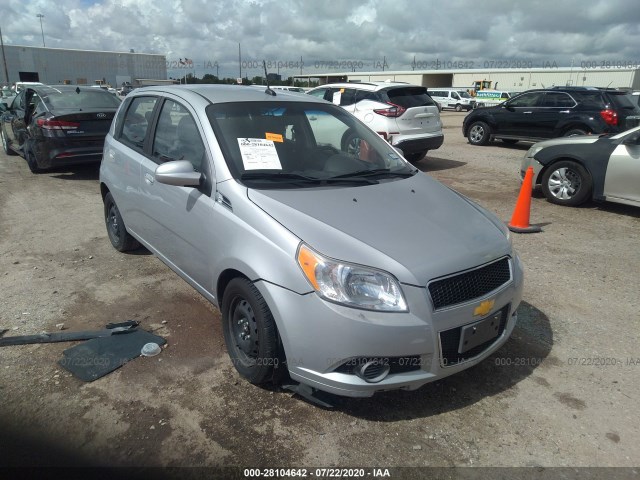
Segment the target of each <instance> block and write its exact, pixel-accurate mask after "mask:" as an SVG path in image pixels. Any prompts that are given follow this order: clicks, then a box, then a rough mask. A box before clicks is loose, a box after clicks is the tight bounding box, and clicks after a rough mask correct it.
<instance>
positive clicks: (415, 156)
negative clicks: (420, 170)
mask: <svg viewBox="0 0 640 480" xmlns="http://www.w3.org/2000/svg"><path fill="white" fill-rule="evenodd" d="M426 154H427V152H418V153H405V154H404V158H406V159H407V161H408V162H411V163H414V162H417V161H419V160H421V159H422V158H423V157H424V156H425V155H426Z"/></svg>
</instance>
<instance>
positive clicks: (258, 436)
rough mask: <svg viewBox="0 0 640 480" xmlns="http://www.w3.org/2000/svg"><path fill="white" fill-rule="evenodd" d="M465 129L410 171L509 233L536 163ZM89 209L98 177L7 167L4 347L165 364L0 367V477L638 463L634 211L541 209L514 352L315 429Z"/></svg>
mask: <svg viewBox="0 0 640 480" xmlns="http://www.w3.org/2000/svg"><path fill="white" fill-rule="evenodd" d="M463 117H464V114H463V113H460V114H457V113H445V114H443V119H444V121H445V125H446V129H445V137H446V138H445V144H444V145H443V146H442V147H441V148H440V149H439V150H437V151H433V152H430V155H429V156H428V157H427V158H426V159H424V160H422V161H420V162H419V163H418V164H417V165H418V167H419V168H420V169H421V170H423V171H424V172H425V174H428V175H432V176H433V177H435V178H437V179H439V180H441V181H442V182H444V183H446V184H448V185H450V186H451V187H453V188H454V189H456V190H458V191H460V192H462V193H463V194H465V195H467V196H469V197H471V198H473V199H475V200H477V201H478V202H479V203H481V204H482V205H484V206H485V207H487V208H489V209H490V210H493V211H494V212H496V213H497V214H498V215H499V216H500V217H501V218H503V219H505V220H508V219H509V218H510V216H511V213H512V211H513V207H514V203H515V199H516V197H517V194H518V190H519V181H518V176H517V172H518V170H519V163H520V159H521V157H522V156H523V155H524V153H525V151H526V149H527V146H521V145H516V146H505V145H502V144H500V143H494V144H492V145H491V146H487V147H472V146H470V145H468V144H467V142H466V140H465V139H464V138H463V137H462V135H461V130H460V125H461V123H462V118H463ZM98 192H99V190H98V168H97V167H90V168H72V169H62V170H58V171H55V172H51V173H46V174H40V175H33V174H31V173H30V172H29V170H28V168H27V165H26V163H25V161H24V160H23V159H21V158H20V157H16V156H7V155H4V153H2V154H0V292H1V293H0V307H1V308H0V329H8V330H9V331H8V332H7V333H6V336H8V335H21V334H33V333H39V332H41V331H49V332H51V331H57V329H56V324H59V323H64V326H65V328H66V331H70V330H82V329H85V330H86V329H100V328H103V327H104V325H105V324H107V323H109V322H117V321H124V320H127V319H136V320H140V321H141V322H142V323H141V325H142V327H143V328H145V329H147V330H153V331H155V332H156V333H158V334H160V335H163V336H164V337H166V339H167V341H168V347H167V348H166V349H165V350H164V351H163V352H162V354H161V355H159V356H157V357H152V358H138V359H136V360H133V361H132V362H130V363H128V364H127V365H125V366H124V367H122V368H121V369H119V370H117V371H115V372H113V373H111V374H109V375H107V376H106V377H103V378H101V379H99V380H97V381H95V382H92V383H83V382H82V381H80V380H78V379H76V378H74V377H72V376H71V375H70V374H69V373H67V372H66V371H65V370H63V369H62V368H61V367H60V366H58V364H57V361H58V360H59V359H61V358H62V351H63V350H64V349H66V348H68V347H69V346H71V344H69V343H56V344H42V345H25V346H11V347H3V348H1V349H0V398H1V399H2V401H1V407H0V428H2V432H3V434H2V436H1V438H2V440H0V449H1V450H2V451H3V452H4V453H3V454H2V455H1V456H2V463H3V464H4V465H13V466H26V465H70V464H80V463H83V462H86V463H90V464H92V465H117V466H184V465H189V466H242V467H253V468H257V467H268V466H280V467H298V468H301V467H305V468H315V467H331V466H361V467H400V466H404V467H422V466H443V467H446V466H461V467H462V466H536V467H538V466H543V467H558V466H602V467H607V466H626V467H629V466H637V465H638V464H639V460H638V459H639V458H640V422H638V421H637V418H638V416H637V408H638V404H639V403H640V383H639V382H638V378H639V374H640V352H639V350H638V332H639V331H640V315H639V314H638V312H639V311H640V301H639V299H640V295H639V294H638V285H639V283H638V274H639V272H640V250H639V249H638V245H640V219H639V218H640V209H634V208H632V207H622V206H614V205H605V206H597V205H588V206H586V207H584V208H577V209H570V208H563V207H558V206H554V205H552V204H550V203H548V202H546V201H545V200H544V199H543V198H534V199H533V203H532V211H531V222H532V223H536V224H540V225H542V226H543V229H544V231H543V232H542V233H537V234H529V235H516V236H515V238H514V244H515V246H516V248H517V249H518V250H519V252H520V254H521V256H522V258H523V261H524V263H525V273H526V277H525V292H524V300H525V301H524V303H523V305H522V306H521V309H520V319H519V325H518V326H517V328H516V330H515V333H514V335H513V337H512V339H511V340H510V341H509V342H508V343H507V344H506V345H505V346H504V347H503V348H502V349H501V350H500V351H499V352H497V354H495V355H494V356H493V357H491V358H490V359H488V360H487V361H485V362H484V363H482V364H480V365H479V366H477V367H475V368H472V369H470V370H467V371H465V372H464V373H462V374H458V375H455V376H453V377H449V378H448V379H446V380H444V381H439V382H436V383H433V384H430V385H427V386H425V387H423V388H422V389H420V390H418V391H415V392H391V393H385V394H380V395H377V396H375V397H373V398H371V399H365V400H357V399H344V398H337V397H336V398H335V404H336V408H335V409H334V410H323V409H320V408H317V407H315V406H312V405H310V404H308V403H306V402H305V401H303V400H301V399H299V398H297V397H294V396H292V395H291V394H290V393H287V392H285V391H280V390H278V389H275V388H273V389H268V388H265V389H262V388H258V387H255V386H252V385H250V384H248V383H247V382H245V381H243V380H241V379H240V378H239V377H238V375H237V374H236V372H235V370H234V369H233V367H232V366H231V364H230V362H229V360H228V358H227V356H226V352H225V348H224V346H223V339H222V335H221V331H220V324H219V323H220V322H219V321H220V316H219V313H218V311H217V310H216V309H215V308H213V307H212V306H211V305H209V304H208V303H207V302H206V301H205V300H204V299H203V298H201V297H200V296H199V295H198V294H197V293H196V292H195V291H194V290H192V289H191V287H189V286H188V285H187V284H186V283H184V282H183V281H182V280H181V279H180V278H179V277H178V276H177V275H175V274H174V273H172V272H171V271H170V270H169V269H168V268H167V267H166V266H164V264H162V263H161V262H160V261H159V260H157V259H156V258H155V257H153V256H152V255H150V254H149V253H148V252H146V251H139V252H135V253H133V254H126V255H125V254H121V253H118V252H116V251H115V250H114V249H113V248H112V247H111V245H110V244H109V241H108V239H107V237H106V232H105V228H104V225H103V217H102V203H101V199H100V195H99V193H98ZM424 208H429V205H425V206H424ZM398 241H402V238H401V237H400V238H399V239H398ZM625 472H626V473H628V474H630V475H631V471H625ZM626 473H625V474H626ZM633 475H637V473H634V474H633Z"/></svg>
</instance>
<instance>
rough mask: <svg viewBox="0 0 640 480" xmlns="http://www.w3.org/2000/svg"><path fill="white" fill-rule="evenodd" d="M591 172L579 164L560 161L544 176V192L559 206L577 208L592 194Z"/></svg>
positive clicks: (548, 198) (549, 199)
mask: <svg viewBox="0 0 640 480" xmlns="http://www.w3.org/2000/svg"><path fill="white" fill-rule="evenodd" d="M591 186H592V180H591V175H589V172H587V170H586V169H585V168H584V167H583V166H582V165H580V164H579V163H576V162H572V161H560V162H557V163H554V164H553V165H551V166H550V167H549V168H548V169H547V170H546V171H545V173H544V175H543V176H542V192H543V193H544V196H545V197H546V198H547V200H548V201H549V202H551V203H555V204H557V205H564V206H569V207H576V206H578V205H580V204H582V203H584V202H585V201H586V200H587V199H588V197H589V195H590V194H591Z"/></svg>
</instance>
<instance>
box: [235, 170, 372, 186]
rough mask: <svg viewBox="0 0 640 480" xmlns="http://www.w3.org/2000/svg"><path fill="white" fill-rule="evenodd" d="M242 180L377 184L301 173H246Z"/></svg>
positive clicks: (314, 183) (317, 183)
mask: <svg viewBox="0 0 640 480" xmlns="http://www.w3.org/2000/svg"><path fill="white" fill-rule="evenodd" d="M240 179H241V180H268V181H279V180H284V181H287V180H290V181H291V183H307V184H313V185H327V184H334V183H360V184H362V183H365V184H368V185H370V184H374V183H377V182H376V181H374V180H369V179H368V178H342V177H340V176H338V177H328V178H319V177H309V176H306V175H301V174H299V173H288V172H245V173H243V174H242V175H240Z"/></svg>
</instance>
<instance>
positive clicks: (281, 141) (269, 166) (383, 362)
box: [100, 85, 523, 397]
mask: <svg viewBox="0 0 640 480" xmlns="http://www.w3.org/2000/svg"><path fill="white" fill-rule="evenodd" d="M273 93H274V92H265V91H263V90H260V89H256V88H250V87H240V86H219V85H215V86H211V85H206V86H205V85H189V86H168V87H146V88H141V89H137V90H135V91H134V92H132V93H131V94H129V95H128V96H127V97H126V99H125V100H124V102H123V104H122V106H121V108H120V109H119V111H118V113H117V114H116V118H115V119H114V122H113V124H112V126H111V130H110V132H109V134H108V135H107V139H106V143H105V148H104V159H103V161H102V165H101V168H100V187H101V191H102V197H103V199H104V212H105V220H106V227H107V231H108V236H109V239H110V240H111V242H112V244H113V246H114V247H115V248H116V249H118V250H120V251H125V250H129V249H133V248H136V247H137V246H138V243H141V244H143V245H144V246H145V247H147V248H148V249H149V250H150V251H152V252H153V253H154V254H155V255H157V256H158V257H159V258H160V259H161V260H162V261H163V262H165V263H166V264H167V265H168V266H169V267H170V268H171V269H173V270H174V271H176V272H177V273H178V274H179V275H180V276H181V277H182V278H184V279H185V280H186V281H187V282H188V283H190V284H191V285H192V286H193V287H194V288H195V289H196V290H198V291H199V292H200V293H201V294H202V295H203V296H204V297H205V298H207V299H208V300H209V301H211V302H212V303H213V304H214V305H217V306H218V307H219V308H220V310H221V312H222V318H223V322H224V325H223V330H224V336H225V341H226V345H227V349H228V352H229V355H230V356H231V358H232V360H233V364H234V365H235V367H236V368H237V370H238V371H239V372H240V374H241V375H242V376H244V377H246V378H247V379H248V380H249V381H250V382H252V383H256V384H260V383H265V382H269V381H271V380H272V379H273V378H274V376H275V377H279V376H280V375H279V373H283V372H284V373H285V374H286V373H288V375H289V376H290V378H291V379H292V380H294V381H295V382H299V387H300V389H299V391H301V392H303V393H304V392H306V393H307V394H313V393H314V392H315V389H318V390H322V391H327V392H332V393H335V394H340V395H346V396H354V397H365V396H371V395H373V394H374V393H375V392H377V391H383V390H390V389H409V390H412V389H416V388H418V387H420V386H421V385H423V384H425V383H427V382H430V381H433V380H436V379H439V378H442V377H445V376H447V375H450V374H453V373H456V372H459V371H461V370H463V369H465V368H468V367H470V366H472V365H475V364H476V363H478V362H479V361H481V360H482V359H484V358H486V357H487V356H488V355H490V354H491V353H492V352H494V351H495V350H497V349H498V348H499V347H500V346H501V345H502V344H503V343H504V342H505V341H506V340H507V338H508V337H509V335H510V334H511V332H512V330H513V328H514V325H515V323H516V318H517V315H516V308H517V307H518V304H519V303H520V300H521V296H522V286H523V273H522V265H521V263H520V260H519V258H518V256H517V254H516V253H515V252H514V250H513V249H512V246H511V242H510V238H509V232H508V230H507V228H506V227H505V226H504V224H503V223H502V222H501V221H500V220H499V219H498V218H496V217H495V216H494V215H493V214H491V213H489V212H488V211H486V210H484V209H483V208H482V207H480V206H478V205H476V204H475V203H473V202H471V201H470V200H469V199H467V198H465V197H463V196H462V195H460V194H458V193H456V192H455V191H453V190H451V189H449V188H447V187H446V186H444V185H442V184H440V183H438V182H437V181H435V180H433V179H432V178H431V177H429V176H428V175H425V174H423V173H421V172H420V171H418V170H416V169H415V168H414V167H413V166H411V165H410V164H409V163H408V162H407V161H406V160H404V159H403V158H402V157H401V156H400V155H399V154H398V152H397V151H396V150H394V149H393V148H392V147H391V146H390V145H389V144H388V143H387V142H385V141H384V140H383V139H382V138H380V137H379V136H378V135H377V134H376V133H375V132H373V131H372V130H370V129H369V128H367V127H366V126H365V125H364V124H363V123H361V122H360V121H359V120H357V119H356V118H355V117H354V116H353V115H351V114H349V113H348V112H346V111H345V110H344V109H342V108H340V107H338V106H335V105H331V104H329V103H327V102H325V101H323V100H319V99H315V98H313V97H311V96H306V97H302V96H300V95H299V94H295V93H288V92H277V93H276V94H275V95H273ZM349 130H351V131H353V132H354V133H355V134H356V135H357V137H358V138H360V139H361V140H360V145H359V148H358V149H357V152H358V153H357V154H355V153H354V152H353V151H352V150H350V151H351V153H347V152H345V151H343V150H342V149H341V147H342V144H341V139H342V138H343V136H344V134H345V132H347V131H349ZM195 320H197V319H194V321H195Z"/></svg>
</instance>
